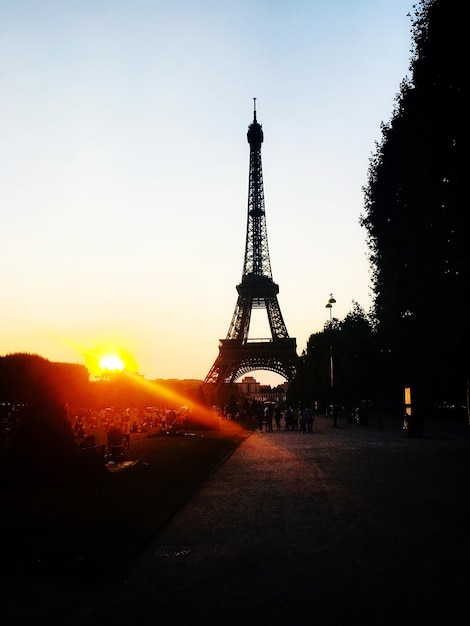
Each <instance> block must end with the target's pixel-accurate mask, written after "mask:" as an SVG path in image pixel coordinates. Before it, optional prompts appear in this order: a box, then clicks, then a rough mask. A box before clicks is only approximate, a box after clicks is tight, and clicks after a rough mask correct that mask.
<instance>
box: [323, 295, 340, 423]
mask: <svg viewBox="0 0 470 626" xmlns="http://www.w3.org/2000/svg"><path fill="white" fill-rule="evenodd" d="M335 302H336V300H335V299H334V298H333V294H332V293H330V297H329V298H328V302H327V303H326V305H325V307H326V308H327V309H330V391H331V406H332V407H333V426H334V427H335V428H337V427H338V424H337V422H336V407H335V394H334V389H335V385H334V376H333V315H332V314H333V304H335Z"/></svg>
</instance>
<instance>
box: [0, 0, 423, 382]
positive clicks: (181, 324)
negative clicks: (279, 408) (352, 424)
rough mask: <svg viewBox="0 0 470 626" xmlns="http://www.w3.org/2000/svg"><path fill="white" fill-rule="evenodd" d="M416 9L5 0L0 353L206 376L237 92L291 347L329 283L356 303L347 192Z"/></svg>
mask: <svg viewBox="0 0 470 626" xmlns="http://www.w3.org/2000/svg"><path fill="white" fill-rule="evenodd" d="M414 1H415V0H406V1H405V0H329V1H328V2H325V0H126V1H120V0H107V1H105V0H81V1H80V2H75V1H72V0H56V1H53V0H51V1H46V0H0V137H1V142H0V211H1V216H2V230H1V246H0V285H1V305H0V356H3V355H7V354H11V353H15V352H28V353H31V354H39V355H41V356H43V357H45V358H47V359H49V360H51V361H59V362H70V363H80V364H84V365H86V366H87V367H88V368H89V369H90V373H92V374H93V375H94V374H96V372H95V370H94V368H95V366H96V361H97V357H98V355H103V354H105V353H109V354H118V355H119V356H120V357H121V358H122V359H123V360H124V362H125V364H126V367H127V368H128V369H130V370H132V371H138V372H139V373H140V374H141V375H143V376H144V377H145V378H146V379H148V380H153V379H155V378H158V379H161V378H163V379H170V378H177V379H185V378H189V379H204V378H205V376H206V374H207V373H208V371H209V370H210V368H211V366H212V364H213V363H214V361H215V359H216V357H217V355H218V344H219V340H220V339H224V338H225V337H226V335H227V332H228V328H229V325H230V321H231V319H232V315H233V312H234V309H235V305H236V300H237V291H236V285H237V284H239V283H240V281H241V278H242V271H243V257H244V251H245V250H244V249H245V235H246V221H247V202H248V174H249V145H248V143H247V138H246V133H247V130H248V126H249V124H250V123H251V122H252V120H253V98H256V109H257V119H258V122H259V123H260V124H262V127H263V132H264V143H263V146H262V164H263V176H264V193H265V208H266V223H267V231H268V243H269V251H270V259H271V267H272V273H273V280H274V281H275V282H276V283H277V284H278V285H279V295H278V300H279V305H280V308H281V312H282V315H283V317H284V321H285V323H286V326H287V330H288V332H289V335H290V337H295V338H296V341H297V351H298V353H299V354H300V353H301V352H302V350H303V349H304V348H305V347H306V343H307V340H308V338H309V336H310V335H311V334H312V333H315V332H319V331H322V330H323V328H324V325H325V322H326V321H327V320H328V319H329V317H328V316H329V312H328V309H326V308H325V304H326V303H327V301H328V298H329V296H330V293H332V294H333V296H334V298H335V300H336V304H335V305H334V307H333V312H332V314H333V316H334V317H336V318H338V319H343V318H344V317H345V316H346V315H347V314H348V313H349V312H350V311H351V310H352V307H353V302H357V303H359V304H360V305H361V306H362V307H363V309H364V310H365V311H366V312H368V311H369V309H370V307H371V304H372V292H371V281H370V265H369V262H368V249H367V245H366V232H365V230H364V229H363V228H362V227H361V226H360V224H359V219H360V216H361V214H362V213H363V211H364V198H363V191H362V190H363V187H364V186H365V185H366V184H367V171H368V167H369V160H370V158H371V156H372V154H373V153H374V151H375V149H376V143H377V142H378V141H380V139H381V130H380V129H381V124H382V123H383V122H388V121H389V120H390V118H391V116H392V114H393V109H394V103H395V97H396V94H397V93H398V92H399V89H400V83H401V81H402V80H403V79H404V78H405V77H406V76H408V75H409V62H410V57H411V52H410V49H411V44H412V39H411V17H410V15H412V14H413V3H414ZM269 336H270V333H269V331H268V330H267V316H266V312H265V311H254V316H253V321H252V324H251V327H250V337H252V338H256V337H269ZM254 375H255V378H256V379H257V380H259V381H260V382H262V383H268V384H277V383H278V382H281V381H282V379H281V378H280V377H279V376H278V375H276V374H272V373H269V372H264V373H258V372H257V373H254Z"/></svg>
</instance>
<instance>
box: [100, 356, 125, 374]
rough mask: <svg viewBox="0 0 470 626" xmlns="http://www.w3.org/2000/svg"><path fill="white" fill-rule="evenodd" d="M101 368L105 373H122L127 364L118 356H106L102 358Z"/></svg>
mask: <svg viewBox="0 0 470 626" xmlns="http://www.w3.org/2000/svg"><path fill="white" fill-rule="evenodd" d="M99 366H100V369H101V370H102V371H103V372H105V371H107V372H122V370H123V369H124V367H125V364H124V361H123V360H122V359H121V357H120V356H118V355H117V354H105V355H104V356H102V357H100V359H99Z"/></svg>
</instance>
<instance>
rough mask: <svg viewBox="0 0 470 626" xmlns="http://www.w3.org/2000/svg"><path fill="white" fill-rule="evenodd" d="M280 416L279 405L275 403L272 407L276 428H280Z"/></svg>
mask: <svg viewBox="0 0 470 626" xmlns="http://www.w3.org/2000/svg"><path fill="white" fill-rule="evenodd" d="M281 417H282V411H281V405H280V404H276V408H275V409H274V420H275V422H276V430H281Z"/></svg>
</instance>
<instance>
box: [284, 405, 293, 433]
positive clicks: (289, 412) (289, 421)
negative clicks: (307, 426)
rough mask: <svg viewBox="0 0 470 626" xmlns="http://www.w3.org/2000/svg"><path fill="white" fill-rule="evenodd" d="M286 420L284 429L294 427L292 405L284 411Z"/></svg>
mask: <svg viewBox="0 0 470 626" xmlns="http://www.w3.org/2000/svg"><path fill="white" fill-rule="evenodd" d="M284 422H285V425H284V430H290V429H291V427H292V410H291V408H290V406H288V407H287V408H286V410H285V411H284Z"/></svg>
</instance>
